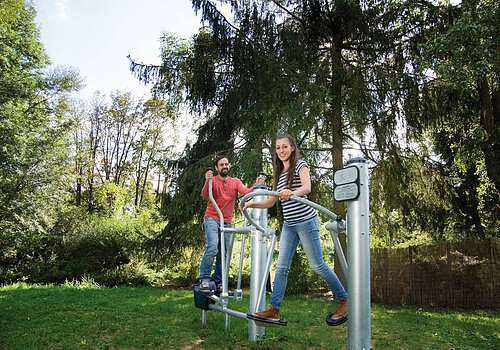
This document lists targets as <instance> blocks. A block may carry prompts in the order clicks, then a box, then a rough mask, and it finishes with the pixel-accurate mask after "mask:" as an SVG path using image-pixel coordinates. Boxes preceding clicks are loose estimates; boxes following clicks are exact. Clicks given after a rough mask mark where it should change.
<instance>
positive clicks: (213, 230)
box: [199, 218, 231, 283]
mask: <svg viewBox="0 0 500 350" xmlns="http://www.w3.org/2000/svg"><path fill="white" fill-rule="evenodd" d="M219 225H220V223H219V220H215V219H214V218H205V221H203V230H204V231H205V235H206V236H207V248H206V249H205V253H204V254H203V259H201V265H200V278H199V279H200V281H201V280H203V279H207V280H209V279H210V275H211V273H212V267H213V266H214V259H215V271H214V276H213V278H212V279H213V280H214V282H215V283H222V264H221V254H220V242H219V237H220V233H219ZM224 227H231V224H226V223H225V224H224ZM229 240H230V234H228V233H225V234H224V247H225V251H226V252H227V246H228V245H229ZM224 255H225V254H224Z"/></svg>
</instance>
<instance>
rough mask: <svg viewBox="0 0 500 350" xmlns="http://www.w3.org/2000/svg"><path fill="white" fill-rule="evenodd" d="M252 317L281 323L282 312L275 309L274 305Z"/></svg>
mask: <svg viewBox="0 0 500 350" xmlns="http://www.w3.org/2000/svg"><path fill="white" fill-rule="evenodd" d="M252 315H254V316H257V317H262V318H267V319H270V320H272V321H279V319H280V310H278V309H277V308H275V307H274V306H272V305H269V307H268V308H267V309H265V310H264V311H261V312H255V313H253V314H252Z"/></svg>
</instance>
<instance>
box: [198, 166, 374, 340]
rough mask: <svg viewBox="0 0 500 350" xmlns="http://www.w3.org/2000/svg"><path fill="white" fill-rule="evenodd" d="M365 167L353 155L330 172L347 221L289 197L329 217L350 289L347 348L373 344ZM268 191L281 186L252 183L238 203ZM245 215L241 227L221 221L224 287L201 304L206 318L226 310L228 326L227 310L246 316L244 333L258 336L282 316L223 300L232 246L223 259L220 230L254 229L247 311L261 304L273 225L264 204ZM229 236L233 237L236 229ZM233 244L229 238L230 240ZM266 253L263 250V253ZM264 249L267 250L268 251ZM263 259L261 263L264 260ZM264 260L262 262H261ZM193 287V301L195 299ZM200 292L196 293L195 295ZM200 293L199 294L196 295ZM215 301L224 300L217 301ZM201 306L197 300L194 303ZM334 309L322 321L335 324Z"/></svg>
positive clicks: (273, 240) (261, 307) (259, 197)
mask: <svg viewBox="0 0 500 350" xmlns="http://www.w3.org/2000/svg"><path fill="white" fill-rule="evenodd" d="M368 184H369V181H368V167H367V161H366V159H364V158H352V159H350V160H349V161H348V162H347V163H346V167H345V168H343V169H339V170H337V171H336V172H335V174H334V199H335V200H336V201H345V202H347V212H346V221H344V220H342V217H341V216H340V215H336V214H334V213H332V212H331V211H329V210H328V209H326V208H324V207H322V206H321V205H318V204H316V203H314V202H311V201H309V200H307V199H303V198H301V197H297V196H293V195H292V196H291V197H290V200H294V201H297V202H300V203H303V204H305V205H309V206H311V207H313V208H314V209H316V210H318V211H320V212H322V213H323V214H325V215H326V216H328V217H329V218H330V219H332V220H333V222H331V223H327V224H326V225H325V227H326V229H327V230H328V231H329V232H330V236H331V238H332V241H333V245H334V247H335V252H336V253H337V254H338V259H339V261H340V266H341V268H342V271H343V272H344V275H346V276H347V284H348V291H349V313H348V315H349V316H348V321H347V322H348V323H347V333H348V338H347V346H348V349H370V348H371V310H370V307H371V306H370V304H371V301H370V300H371V299H370V219H369V212H370V207H369V189H368ZM211 190H212V187H211V181H210V180H209V197H210V200H211V201H212V204H213V205H214V207H215V208H216V210H217V212H218V213H219V216H220V217H221V222H223V217H222V213H221V212H220V210H219V208H218V206H217V204H216V203H215V201H214V200H213V197H212V192H211ZM267 196H275V197H279V192H276V191H268V190H267V188H266V187H265V186H255V187H254V191H253V192H251V193H249V194H247V195H246V196H244V197H243V198H242V200H241V205H242V206H244V204H245V202H246V201H247V200H249V199H251V198H255V199H256V200H257V201H261V200H264V199H266V198H267ZM243 214H244V215H245V218H246V221H248V222H249V223H250V224H251V225H252V226H251V227H248V226H246V222H245V226H244V227H241V228H228V229H226V228H224V227H221V229H220V230H221V237H220V241H221V256H222V263H223V265H222V279H223V283H222V284H223V288H222V294H221V297H220V298H218V297H216V296H215V295H214V296H204V298H206V299H209V300H205V301H204V302H202V303H199V304H201V306H202V307H201V308H202V309H203V311H202V323H205V322H206V310H217V311H221V312H224V313H225V314H226V328H229V315H233V316H236V317H239V318H243V319H247V321H248V323H249V325H248V333H249V339H250V340H256V338H257V337H261V336H263V335H264V327H266V326H271V325H274V324H279V325H286V323H284V322H283V321H279V322H273V321H270V320H267V319H262V318H258V317H255V316H250V317H251V319H250V318H249V317H248V316H247V314H243V313H241V312H237V311H234V310H230V309H228V308H227V300H228V299H229V296H228V292H227V275H228V270H229V269H228V267H227V268H226V266H227V265H228V264H229V260H230V256H231V253H230V250H229V249H228V253H229V254H228V257H227V263H226V264H225V258H224V256H225V254H224V239H223V238H224V236H223V235H224V232H230V233H243V234H246V233H247V232H252V254H251V259H252V260H251V276H250V308H249V309H250V310H249V314H252V313H254V312H259V311H262V310H264V309H265V306H266V299H265V298H266V295H265V284H266V281H267V278H268V275H269V268H270V266H271V259H272V252H273V250H274V247H275V244H276V236H277V234H276V231H275V230H274V229H270V228H268V227H267V210H266V209H253V210H252V213H251V214H252V215H250V214H249V213H248V211H247V210H245V211H243ZM341 233H346V235H347V256H348V263H347V262H346V258H345V255H344V252H343V250H342V247H341V245H340V240H339V237H338V235H339V234H341ZM244 239H245V237H243V239H242V253H241V255H240V271H239V274H238V285H237V289H236V291H235V295H239V298H236V299H237V300H241V294H238V293H241V289H240V286H241V284H240V283H241V267H242V259H243V249H244ZM268 239H271V244H270V246H269V249H266V246H267V240H268ZM231 242H234V234H233V235H232V239H231ZM230 245H231V248H232V243H231V244H230ZM266 253H267V254H266ZM266 255H267V256H266ZM264 264H265V265H264ZM264 266H265V267H264ZM197 294H198V295H200V294H199V293H197V292H196V290H195V303H196V299H197ZM198 298H199V296H198ZM199 299H200V298H199ZM215 302H218V303H220V304H221V305H222V306H218V305H215V304H214V303H215ZM197 306H198V307H200V306H199V305H197ZM331 316H332V314H329V315H328V316H327V317H326V322H327V323H328V324H329V325H335V321H334V320H332V319H331Z"/></svg>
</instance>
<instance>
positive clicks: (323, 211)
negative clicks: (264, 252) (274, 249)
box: [241, 190, 342, 232]
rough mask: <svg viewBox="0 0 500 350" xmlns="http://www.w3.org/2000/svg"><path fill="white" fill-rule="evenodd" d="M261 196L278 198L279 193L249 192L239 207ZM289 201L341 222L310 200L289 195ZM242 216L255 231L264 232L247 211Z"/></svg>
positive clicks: (338, 218) (339, 218) (265, 191)
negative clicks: (311, 208)
mask: <svg viewBox="0 0 500 350" xmlns="http://www.w3.org/2000/svg"><path fill="white" fill-rule="evenodd" d="M261 195H267V196H274V197H279V196H280V193H279V192H278V191H267V190H263V191H258V192H250V193H248V194H247V195H245V196H244V197H243V198H242V199H241V206H242V207H243V206H244V205H245V202H246V201H247V200H248V199H250V198H253V197H255V196H261ZM290 200H293V201H296V202H299V203H302V204H305V205H308V206H310V207H313V208H314V209H317V210H319V211H320V212H322V213H324V214H326V215H327V216H328V217H330V218H331V219H333V220H335V221H341V220H342V217H341V216H340V215H337V214H334V213H332V212H331V211H330V210H328V209H326V208H325V207H323V206H321V205H319V204H316V203H314V202H311V201H310V200H307V199H305V198H302V197H298V196H295V195H291V196H290ZM243 214H244V215H245V217H246V218H247V219H248V221H249V222H250V223H251V224H252V225H254V226H255V227H256V228H257V230H259V231H261V232H265V230H264V229H263V228H262V227H260V226H259V224H257V223H256V222H255V221H254V220H253V219H252V218H251V217H250V215H248V213H247V211H246V210H244V211H243Z"/></svg>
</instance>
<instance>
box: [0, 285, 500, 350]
mask: <svg viewBox="0 0 500 350" xmlns="http://www.w3.org/2000/svg"><path fill="white" fill-rule="evenodd" d="M229 307H230V308H232V309H235V310H238V311H242V312H247V311H248V293H247V295H246V296H245V298H244V299H243V301H242V302H235V301H230V302H229ZM335 308H336V302H334V301H331V300H329V299H328V298H325V297H318V296H317V295H316V296H306V295H294V296H287V297H285V300H284V301H283V305H282V312H281V317H282V318H283V319H285V320H287V321H288V326H287V327H271V328H267V329H266V335H265V337H264V338H263V339H261V340H258V341H256V342H252V341H249V340H248V325H247V323H246V322H245V321H243V320H241V319H238V318H235V317H232V318H231V328H230V329H228V330H226V329H225V328H224V315H223V314H221V313H219V312H216V311H209V312H208V320H207V324H206V325H202V324H201V310H200V309H197V308H195V307H194V302H193V293H192V292H191V291H189V290H172V289H162V288H153V287H143V288H134V287H119V288H99V287H94V286H92V285H87V286H78V285H74V284H68V285H65V286H36V285H26V284H22V283H20V284H15V285H8V286H3V287H0V349H345V348H346V347H347V323H345V324H344V325H342V326H338V327H329V326H327V325H326V323H325V320H324V319H325V316H326V315H327V314H328V313H329V312H333V311H335ZM371 323H372V333H371V334H372V346H373V348H374V349H405V350H407V349H500V313H499V312H492V311H462V310H442V309H433V308H418V307H408V306H406V307H400V306H386V305H378V304H373V305H372V322H371Z"/></svg>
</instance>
